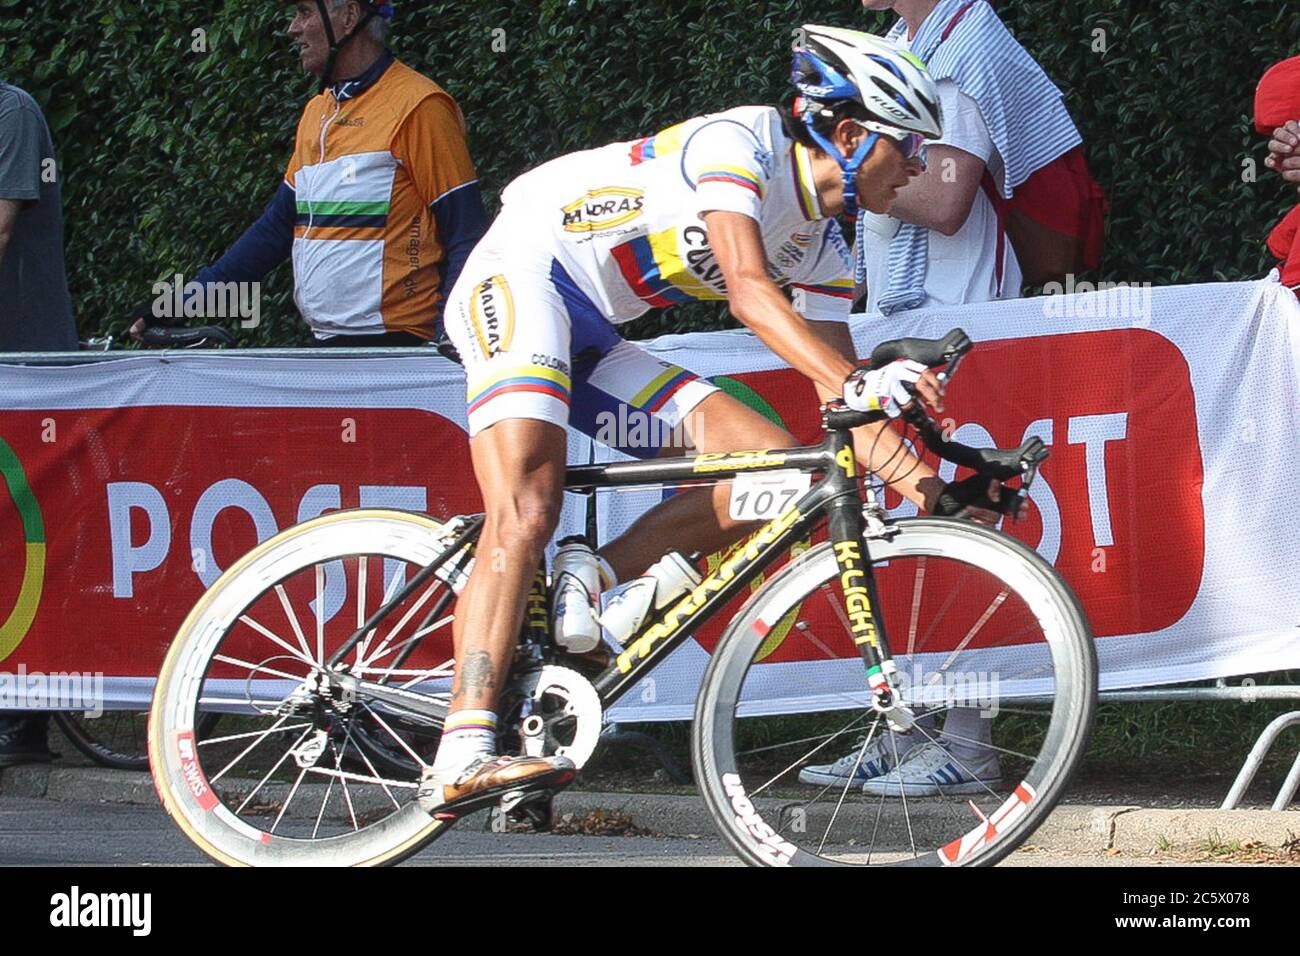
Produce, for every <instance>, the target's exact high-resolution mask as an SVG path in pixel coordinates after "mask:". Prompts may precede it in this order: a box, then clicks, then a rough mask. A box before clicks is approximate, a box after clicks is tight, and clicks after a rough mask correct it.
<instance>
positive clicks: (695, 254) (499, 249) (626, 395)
mask: <svg viewBox="0 0 1300 956" xmlns="http://www.w3.org/2000/svg"><path fill="white" fill-rule="evenodd" d="M502 199H503V208H502V210H501V214H500V215H499V216H498V217H497V220H496V221H495V222H494V223H493V224H492V227H491V228H490V229H489V230H488V231H487V234H486V235H485V236H484V237H483V239H482V240H481V241H480V242H479V244H478V245H477V246H476V247H475V248H474V252H473V253H472V254H471V255H470V257H469V260H468V261H467V262H466V264H465V268H464V270H463V271H462V272H461V275H460V279H459V280H458V281H457V283H456V287H455V288H454V289H453V290H452V292H451V295H450V297H449V298H448V301H447V310H446V328H447V334H448V335H449V336H450V337H451V340H452V342H453V343H454V344H455V346H456V348H457V349H458V350H459V352H460V355H461V359H462V361H463V362H464V364H465V374H466V392H467V394H466V398H467V417H468V420H469V430H470V434H471V435H476V434H478V433H479V432H480V431H482V430H483V429H485V428H488V427H490V426H491V425H493V424H495V423H496V422H499V421H504V420H506V419H534V420H540V421H546V422H551V423H554V424H556V425H561V426H563V425H573V426H574V427H576V428H578V429H580V430H582V431H585V432H586V433H587V434H589V435H593V436H595V435H596V434H597V429H598V427H599V421H600V418H601V416H617V415H621V414H625V413H626V412H627V410H629V409H631V410H636V411H638V412H644V413H645V414H646V415H651V416H654V417H655V418H658V419H660V420H661V421H662V422H663V423H665V424H667V425H668V426H669V427H670V428H676V427H677V426H678V425H680V424H681V423H682V422H683V421H684V420H685V418H686V416H687V415H688V414H689V413H690V412H691V410H692V409H694V408H695V407H696V406H697V405H699V404H700V403H701V402H702V401H704V400H705V399H706V398H708V397H709V396H710V395H711V394H712V393H713V392H714V391H716V389H715V387H714V386H713V385H711V384H710V383H708V382H707V381H704V380H702V379H700V378H699V377H698V376H696V375H694V374H693V373H691V372H690V371H689V370H687V369H683V368H680V367H678V366H675V365H670V364H669V363H666V362H662V361H660V360H659V359H656V358H654V357H653V356H652V355H650V354H649V353H648V352H646V351H645V350H644V349H642V348H641V347H640V346H638V345H636V344H635V343H633V342H625V341H624V340H623V339H622V338H621V337H620V336H619V334H618V332H617V331H616V330H615V328H614V326H615V325H617V324H619V323H622V322H628V321H630V320H632V319H635V318H636V317H637V316H639V315H641V314H642V313H644V312H645V311H647V310H648V309H650V308H653V307H656V306H660V307H662V306H670V305H675V304H677V303H682V302H688V301H690V300H693V299H725V298H726V297H727V290H726V284H725V282H724V281H723V276H722V270H721V269H720V268H719V267H718V263H717V261H716V259H715V258H714V255H713V250H712V249H711V248H710V247H709V241H708V234H707V232H706V230H705V226H704V223H703V221H702V220H701V218H700V217H701V215H702V214H704V213H706V212H710V211H713V210H720V211H730V212H737V213H741V214H743V215H747V216H750V217H752V218H753V219H754V220H756V221H757V222H758V224H759V228H760V230H761V232H762V237H763V245H764V249H765V251H766V253H767V267H768V273H769V274H770V276H771V277H772V279H773V280H774V281H775V282H777V283H778V284H779V285H782V286H785V287H787V288H788V289H789V290H790V295H791V300H792V303H793V305H794V308H795V309H796V311H798V312H800V313H801V314H802V315H804V316H805V317H806V318H808V319H813V320H821V321H839V322H845V321H847V320H848V314H849V308H850V306H851V305H852V301H853V280H852V268H853V266H852V261H851V259H850V256H849V250H848V248H847V246H846V245H845V243H844V239H843V236H842V234H841V232H840V227H839V224H838V223H836V222H835V221H834V220H833V219H827V218H824V217H823V215H822V211H821V208H820V206H819V205H818V201H817V191H816V189H815V188H814V184H813V179H812V163H811V162H810V157H809V155H808V151H807V150H806V149H804V147H802V146H799V145H797V144H796V143H795V142H794V141H793V140H792V139H790V137H788V136H787V135H786V134H785V131H784V130H783V129H782V126H781V117H780V114H779V113H778V112H777V111H776V110H774V109H771V108H768V107H757V106H751V107H742V108H740V109H734V110H729V111H727V112H725V113H716V114H713V115H711V116H702V117H699V118H697V119H692V120H687V121H686V122H685V123H681V124H679V125H677V126H674V127H671V128H670V129H667V130H664V131H663V132H662V133H659V134H658V135H657V136H651V137H648V138H646V139H640V140H636V141H635V142H630V143H616V144H614V145H612V146H605V147H603V148H601V149H593V150H588V151H586V152H581V153H572V154H570V155H568V156H563V157H561V158H559V159H556V160H553V161H552V162H549V163H546V164H545V165H543V166H539V167H538V168H537V169H534V170H532V171H531V172H528V173H525V174H524V175H523V176H520V177H519V178H518V179H516V180H515V181H514V182H512V183H511V184H510V185H509V186H508V187H507V188H506V190H505V192H504V193H503V194H502ZM601 440H603V439H601ZM619 447H623V446H619ZM623 450H626V451H629V452H630V453H632V454H640V455H644V456H647V457H648V456H650V455H653V454H655V453H656V449H655V448H651V447H643V448H639V449H631V448H626V447H624V448H623Z"/></svg>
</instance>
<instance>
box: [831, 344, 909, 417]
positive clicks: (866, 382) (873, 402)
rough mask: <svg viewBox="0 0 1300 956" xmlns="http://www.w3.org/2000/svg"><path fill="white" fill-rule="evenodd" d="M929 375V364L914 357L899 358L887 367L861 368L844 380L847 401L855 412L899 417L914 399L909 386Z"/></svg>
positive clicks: (845, 402)
mask: <svg viewBox="0 0 1300 956" xmlns="http://www.w3.org/2000/svg"><path fill="white" fill-rule="evenodd" d="M924 374H925V366H924V365H922V364H921V363H920V362H913V361H911V360H910V359H898V360H897V361H895V362H890V363H889V364H888V365H886V366H885V367H884V368H879V369H874V370H873V369H869V368H866V367H863V368H859V369H857V370H856V371H854V373H853V374H852V375H850V376H849V377H848V378H847V379H845V380H844V404H846V405H848V406H849V408H851V409H853V410H854V411H855V412H884V413H885V414H886V415H888V416H889V417H890V418H897V417H898V416H899V414H900V413H901V412H902V410H903V406H904V405H906V404H907V403H908V402H910V401H911V400H912V399H913V397H914V396H913V394H912V393H911V392H910V391H908V389H907V386H908V385H915V384H916V383H917V382H918V381H919V380H920V378H921V376H922V375H924Z"/></svg>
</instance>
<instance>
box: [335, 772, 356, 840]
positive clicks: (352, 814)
mask: <svg viewBox="0 0 1300 956" xmlns="http://www.w3.org/2000/svg"><path fill="white" fill-rule="evenodd" d="M339 783H341V784H342V785H343V802H344V803H346V804H347V805H348V819H349V820H351V821H352V832H353V833H356V832H357V831H358V830H360V829H361V826H360V825H359V824H358V823H357V811H356V808H355V807H353V806H352V792H351V791H350V790H348V776H347V774H345V773H343V771H341V770H340V771H339Z"/></svg>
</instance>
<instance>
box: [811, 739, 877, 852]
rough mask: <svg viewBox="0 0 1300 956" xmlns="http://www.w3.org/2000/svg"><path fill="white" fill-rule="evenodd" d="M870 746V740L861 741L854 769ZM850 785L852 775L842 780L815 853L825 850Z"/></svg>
mask: <svg viewBox="0 0 1300 956" xmlns="http://www.w3.org/2000/svg"><path fill="white" fill-rule="evenodd" d="M870 744H871V739H870V738H867V739H866V740H864V741H862V748H861V749H860V750H859V751H858V759H857V762H856V763H855V764H854V769H856V768H857V767H858V766H860V765H861V763H862V758H863V757H865V756H866V754H867V747H868V746H870ZM852 783H853V775H852V774H849V775H848V776H846V777H845V778H844V789H843V790H841V791H840V798H839V800H838V801H836V803H835V812H834V813H832V814H831V821H830V823H828V824H826V830H825V832H824V833H822V842H821V843H819V844H818V845H817V852H818V853H819V854H820V853H821V852H822V850H824V849H826V841H827V839H829V838H830V835H831V830H832V829H834V827H835V821H836V820H838V819H839V816H840V808H841V807H842V806H844V798H845V797H847V796H848V795H849V786H850V785H851V784H852Z"/></svg>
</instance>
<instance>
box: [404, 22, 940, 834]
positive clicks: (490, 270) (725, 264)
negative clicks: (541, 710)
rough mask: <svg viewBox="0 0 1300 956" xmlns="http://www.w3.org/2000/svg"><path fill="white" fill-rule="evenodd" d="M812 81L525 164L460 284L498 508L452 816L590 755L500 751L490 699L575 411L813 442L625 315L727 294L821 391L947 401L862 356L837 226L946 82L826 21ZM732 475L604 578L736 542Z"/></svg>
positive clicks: (453, 773) (474, 612)
mask: <svg viewBox="0 0 1300 956" xmlns="http://www.w3.org/2000/svg"><path fill="white" fill-rule="evenodd" d="M794 82H795V85H796V86H797V87H798V91H799V95H798V96H797V97H796V98H795V100H794V101H793V103H792V105H790V106H789V107H787V108H786V109H784V110H778V109H775V108H769V107H756V106H755V107H742V108H739V109H733V110H729V111H727V112H724V113H717V114H712V115H708V116H702V117H699V118H696V119H691V120H687V121H686V122H684V123H681V124H679V125H677V126H673V127H671V128H669V129H666V130H664V131H663V132H661V133H659V134H658V135H655V136H651V137H648V138H645V139H641V140H637V141H635V142H627V143H616V144H613V145H610V146H606V147H603V148H600V149H594V150H589V151H585V152H579V153H573V154H570V155H567V156H563V157H561V158H559V159H556V160H553V161H551V162H549V163H546V164H544V165H542V166H540V167H538V168H537V169H534V170H532V171H530V172H528V173H526V174H524V175H523V176H521V177H519V178H518V179H516V180H515V181H514V182H513V183H511V184H510V185H509V186H508V187H507V188H506V190H505V191H504V193H503V194H502V201H503V208H502V211H501V213H500V215H499V216H498V218H497V220H496V221H495V223H494V224H493V225H492V226H491V228H490V229H489V231H488V233H487V235H486V236H485V237H484V239H483V240H482V242H480V244H479V245H478V246H477V247H476V248H475V250H474V252H473V253H472V254H471V256H470V258H469V261H468V262H467V263H466V267H465V271H464V272H463V273H462V275H461V278H460V280H459V281H458V283H457V284H456V286H455V288H454V289H453V290H452V292H451V295H450V297H449V299H448V306H447V312H446V325H447V332H448V334H449V336H450V337H451V340H452V342H453V343H454V345H455V346H456V348H457V350H458V351H459V353H460V356H461V359H462V361H463V363H464V365H465V370H466V377H467V388H468V417H469V431H470V449H471V459H472V462H473V466H474V472H475V477H476V479H477V480H478V483H479V487H480V489H481V491H482V494H483V500H484V505H485V511H486V523H485V525H484V527H483V530H482V533H481V537H480V539H479V543H478V554H479V555H480V559H479V560H478V561H477V562H476V563H475V566H474V570H473V572H472V574H471V577H470V580H469V583H468V585H467V587H466V589H465V591H464V593H463V594H462V595H461V597H460V601H459V606H458V610H457V614H456V618H455V623H454V640H455V649H456V661H457V668H456V681H455V686H454V687H453V689H452V700H451V707H450V711H449V715H448V718H447V722H446V725H445V728H444V733H443V737H442V740H441V742H440V745H439V749H438V752H437V756H436V757H435V763H434V765H433V766H432V767H431V768H430V769H429V770H427V771H426V772H425V776H424V779H423V780H422V782H421V786H420V791H419V797H420V803H421V805H422V806H423V807H424V808H425V809H426V810H430V811H434V810H438V809H440V808H441V809H442V810H444V811H445V812H448V813H451V812H453V811H454V808H455V806H456V805H457V804H465V803H466V802H467V801H471V800H473V801H474V803H475V804H478V803H479V802H480V801H483V800H486V799H487V798H489V797H490V796H491V795H493V794H496V793H498V792H502V791H505V790H513V789H528V788H535V787H543V786H549V785H556V784H561V783H564V782H567V780H568V779H570V778H571V777H572V775H573V772H574V770H573V764H572V763H571V762H570V761H568V760H566V759H565V758H562V757H545V758H510V757H503V756H497V755H496V754H495V738H496V723H497V716H496V713H495V711H494V708H495V706H496V701H497V694H498V692H499V691H500V690H501V688H502V686H503V683H504V681H505V679H506V677H507V673H508V671H509V665H510V660H511V657H512V654H513V649H514V645H515V640H516V636H517V634H518V632H519V627H520V623H521V620H522V616H523V611H524V603H525V600H526V595H527V591H528V587H529V584H530V582H531V579H532V577H533V574H534V571H535V569H536V567H537V566H538V563H539V561H540V560H541V557H542V554H543V551H544V549H545V547H546V544H547V542H548V541H549V539H550V537H551V535H552V533H553V532H554V530H555V527H556V524H557V522H558V517H559V512H560V506H561V498H562V488H563V479H564V471H565V450H566V431H565V426H566V425H568V424H573V425H574V426H575V427H577V428H580V429H582V430H584V431H586V432H587V433H588V434H595V432H594V431H593V427H592V426H593V423H594V421H595V416H596V415H597V414H598V413H599V412H600V411H602V410H608V409H611V408H614V407H616V406H618V405H619V404H623V405H626V406H628V407H629V408H630V410H632V411H634V412H636V413H641V414H647V415H653V416H656V417H658V418H659V419H661V420H662V421H663V423H664V424H665V425H666V426H668V428H669V429H676V428H677V427H678V426H684V427H685V429H686V431H687V433H688V434H689V436H690V437H691V439H692V441H693V443H694V445H695V447H696V448H697V449H698V450H699V451H701V452H704V453H709V452H722V451H733V450H739V449H753V448H764V447H789V446H791V445H793V444H795V442H794V439H793V438H792V437H791V436H790V435H788V434H787V433H786V432H785V431H784V430H783V429H781V428H780V427H778V426H775V425H773V424H771V423H770V422H769V421H768V420H767V419H765V418H764V417H763V416H761V415H759V414H758V413H757V412H754V411H752V410H751V409H749V408H748V407H747V406H745V405H744V404H743V403H741V402H739V401H737V400H736V399H734V398H732V397H730V396H728V395H726V394H725V393H723V392H721V391H719V390H718V389H717V388H715V387H714V386H712V385H711V384H709V383H708V382H706V381H704V380H703V379H700V378H698V377H696V376H695V375H693V374H692V373H690V372H689V371H687V370H685V369H683V368H679V367H677V366H673V365H670V364H667V363H664V362H661V361H659V360H657V359H655V358H653V357H652V356H650V355H649V354H648V353H647V352H645V351H644V350H643V349H641V348H640V347H638V346H636V345H634V344H632V343H630V342H627V341H625V340H623V339H622V338H620V336H619V334H618V332H617V330H616V326H617V325H618V324H620V323H623V322H627V321H629V320H631V319H634V318H636V317H637V316H638V315H641V314H642V313H644V312H645V311H647V310H648V309H650V308H651V307H655V306H668V305H672V304H676V303H681V302H685V301H689V300H693V299H716V300H726V301H727V303H728V305H729V307H730V310H731V312H732V314H733V315H734V316H735V317H736V318H737V319H738V320H739V321H740V322H741V323H742V324H743V325H745V326H746V327H747V328H749V329H750V330H751V331H753V332H754V333H755V334H756V335H757V336H758V337H759V338H760V339H761V340H762V341H763V342H764V343H765V344H766V345H768V347H769V348H771V349H772V351H773V352H775V353H776V354H777V355H778V356H780V357H781V358H782V359H784V360H785V361H786V362H788V363H789V364H790V365H791V366H793V367H794V368H796V369H798V370H799V371H800V372H802V373H804V374H805V375H807V376H808V377H809V378H810V379H811V380H812V381H813V382H814V384H815V386H816V388H817V392H818V394H819V396H820V397H821V398H822V399H823V400H826V399H830V398H840V397H842V398H844V399H845V401H846V402H847V403H848V404H849V405H850V406H851V407H853V408H857V409H860V410H884V411H886V412H887V413H888V414H889V415H891V416H894V415H897V414H898V413H899V409H900V407H901V406H902V405H905V404H906V403H908V402H909V401H911V397H912V396H911V394H910V392H909V391H907V389H906V386H908V385H911V386H913V387H915V388H916V389H917V390H918V392H919V394H920V395H921V397H922V398H923V399H925V400H926V401H927V402H930V403H931V404H935V405H937V404H938V402H939V398H940V396H939V392H938V387H937V386H938V383H937V381H936V380H935V378H934V377H933V376H932V375H931V374H930V373H928V372H925V371H924V369H922V368H921V366H919V365H917V364H916V363H910V362H897V363H894V364H893V365H891V366H888V367H886V368H885V369H882V370H879V371H869V370H867V369H865V368H858V367H856V366H855V362H854V357H853V356H854V352H853V345H852V341H851V338H850V335H849V331H848V326H847V324H846V322H847V316H848V313H849V308H850V305H851V302H852V295H853V280H852V262H851V259H850V255H849V251H848V249H847V247H846V245H845V243H844V240H843V238H842V235H841V232H840V226H839V224H838V223H837V222H836V217H837V216H839V215H841V214H846V215H850V216H852V215H854V214H855V213H856V210H857V208H858V207H859V206H860V207H862V208H865V209H869V210H871V211H873V212H884V211H886V210H887V209H888V208H889V206H890V204H891V202H892V201H893V199H894V196H895V195H896V193H897V192H898V190H899V189H900V188H901V187H903V186H904V185H906V184H907V182H908V181H909V179H910V178H911V177H913V176H915V175H918V174H919V173H920V172H921V171H922V169H923V162H924V159H923V153H922V149H923V144H924V141H925V139H926V138H927V137H930V138H932V137H937V136H939V135H940V134H941V123H940V117H939V108H938V105H937V104H938V100H937V95H936V91H935V86H934V83H933V81H932V80H931V79H930V77H929V75H928V74H927V72H926V70H925V67H924V64H922V63H921V61H919V60H917V59H916V58H915V57H913V56H911V55H910V54H908V53H906V52H904V51H902V50H900V49H899V48H898V47H896V46H894V45H893V44H891V43H889V42H887V41H885V40H882V39H880V38H878V37H873V36H870V35H868V34H864V33H859V32H857V31H852V30H842V29H835V28H830V27H819V26H806V27H804V28H803V30H802V31H801V34H800V40H799V42H798V44H797V45H796V48H795V53H794ZM783 288H784V290H785V291H783ZM516 313H518V315H516ZM860 431H861V432H862V434H860V436H859V438H858V442H857V444H856V447H857V448H858V449H859V454H860V455H862V456H863V457H864V458H866V459H869V461H875V462H876V463H877V465H883V464H884V463H885V462H887V461H888V460H889V459H890V458H891V457H893V458H894V460H895V462H897V457H896V456H897V455H900V454H906V452H905V450H903V449H902V447H901V441H900V439H899V438H898V436H897V435H896V434H895V433H894V432H892V431H891V430H889V429H887V428H886V427H885V426H884V425H883V424H881V425H880V426H875V427H869V428H865V429H861V430H860ZM625 450H627V451H630V452H631V453H633V454H638V455H641V456H643V457H644V456H648V455H654V454H658V453H666V452H661V451H660V450H659V449H655V448H650V449H646V448H640V449H625ZM899 471H909V469H908V468H902V469H899ZM943 487H944V486H943V485H942V483H941V482H940V481H939V479H938V478H937V477H935V474H934V472H933V471H932V470H931V469H929V468H928V467H926V466H924V465H922V464H921V463H920V462H915V464H914V465H913V466H912V467H911V469H910V472H909V474H908V475H907V477H906V478H905V479H903V480H902V481H901V482H900V483H899V485H898V488H899V490H900V491H901V492H902V493H903V494H904V495H906V496H907V497H908V498H910V499H912V500H913V501H916V502H917V503H918V504H919V505H921V506H922V507H926V508H928V509H930V510H933V507H934V505H935V503H936V499H937V496H938V495H939V494H940V493H941V492H942V491H943ZM728 493H729V489H728V488H726V487H718V488H712V489H702V490H697V491H694V492H691V493H687V494H680V495H677V496H675V497H673V498H671V499H669V500H667V501H665V502H664V503H663V504H661V505H660V506H658V507H657V508H654V509H652V510H651V511H650V512H648V513H647V514H646V515H644V516H643V517H642V518H641V519H640V520H639V521H638V522H637V523H636V524H635V525H633V527H632V528H630V529H629V530H628V531H627V532H626V533H625V534H624V535H623V536H622V537H620V538H619V539H618V540H616V541H613V542H610V543H609V544H608V545H606V546H605V547H604V548H602V549H601V551H600V559H601V561H602V562H603V563H602V567H603V569H604V571H605V572H606V573H605V575H604V577H605V578H606V581H605V583H606V584H607V585H608V584H610V583H612V582H613V581H616V580H619V579H624V580H625V579H627V578H628V577H629V576H632V575H636V574H640V573H641V572H643V571H644V570H645V569H646V568H647V567H648V566H649V565H650V564H651V563H652V562H653V561H655V560H656V559H657V558H658V557H659V556H661V555H664V554H665V553H666V552H669V551H673V550H676V551H680V552H684V553H690V552H691V551H699V552H704V553H709V552H712V551H714V550H716V549H717V548H719V547H722V546H725V545H726V544H729V543H731V542H732V541H734V540H735V539H737V538H738V537H739V536H740V535H741V534H743V532H744V531H745V530H746V528H747V527H748V525H743V524H740V523H738V522H736V521H733V520H731V519H730V518H729V517H728V510H727V500H728ZM488 556H491V557H490V558H489V557H488Z"/></svg>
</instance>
